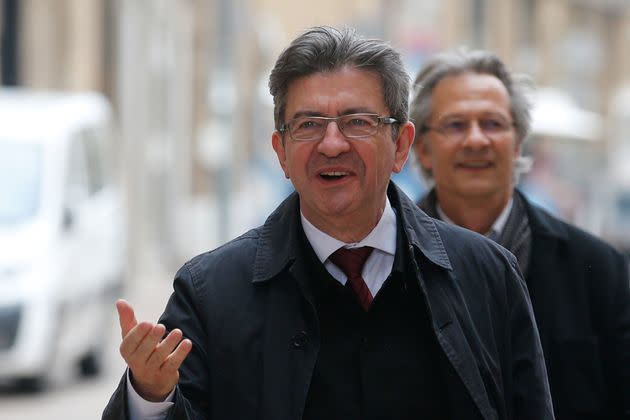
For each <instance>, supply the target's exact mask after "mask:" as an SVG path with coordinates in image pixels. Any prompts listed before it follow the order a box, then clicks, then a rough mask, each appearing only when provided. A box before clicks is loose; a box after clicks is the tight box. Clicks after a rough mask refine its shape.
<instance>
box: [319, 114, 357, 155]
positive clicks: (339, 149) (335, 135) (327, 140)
mask: <svg viewBox="0 0 630 420" xmlns="http://www.w3.org/2000/svg"><path fill="white" fill-rule="evenodd" d="M317 149H318V151H319V152H320V153H322V154H323V155H326V156H328V157H335V156H338V155H340V154H342V153H344V152H347V151H348V150H350V143H349V142H348V139H347V138H346V137H345V136H344V135H343V133H342V132H341V130H340V129H339V126H338V125H337V122H336V121H330V122H329V123H328V125H327V126H326V132H325V133H324V137H323V138H322V139H321V140H320V141H319V143H318V144H317Z"/></svg>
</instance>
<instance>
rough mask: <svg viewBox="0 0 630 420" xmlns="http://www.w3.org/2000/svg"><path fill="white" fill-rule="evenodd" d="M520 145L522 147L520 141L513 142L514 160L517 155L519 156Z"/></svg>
mask: <svg viewBox="0 0 630 420" xmlns="http://www.w3.org/2000/svg"><path fill="white" fill-rule="evenodd" d="M522 145H523V142H522V141H518V140H517V141H516V142H515V144H514V158H515V159H516V158H518V157H519V155H520V154H521V147H522Z"/></svg>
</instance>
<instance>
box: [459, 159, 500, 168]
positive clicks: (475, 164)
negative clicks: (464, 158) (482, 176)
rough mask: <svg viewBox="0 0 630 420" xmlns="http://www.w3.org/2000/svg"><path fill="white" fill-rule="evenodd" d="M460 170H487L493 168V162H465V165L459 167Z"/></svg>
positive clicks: (461, 164)
mask: <svg viewBox="0 0 630 420" xmlns="http://www.w3.org/2000/svg"><path fill="white" fill-rule="evenodd" d="M457 166H459V167H460V168H463V169H487V168H491V167H492V166H493V165H492V162H488V161H486V162H465V163H460V164H459V165H457Z"/></svg>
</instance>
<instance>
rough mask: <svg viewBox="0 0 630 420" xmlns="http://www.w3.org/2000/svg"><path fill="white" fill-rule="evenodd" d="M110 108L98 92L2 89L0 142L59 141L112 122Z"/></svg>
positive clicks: (0, 91) (0, 94) (0, 97)
mask: <svg viewBox="0 0 630 420" xmlns="http://www.w3.org/2000/svg"><path fill="white" fill-rule="evenodd" d="M111 114H112V110H111V106H110V104H109V101H108V100H107V99H106V98H105V96H104V95H102V94H100V93H97V92H88V91H82V92H62V91H53V90H35V89H25V88H1V89H0V121H2V124H0V139H11V140H12V141H16V140H17V141H37V142H52V141H59V140H58V139H59V138H61V137H64V135H65V134H67V133H69V132H73V131H76V130H79V129H81V128H82V127H85V126H89V125H94V124H99V123H102V122H105V121H108V120H109V119H111Z"/></svg>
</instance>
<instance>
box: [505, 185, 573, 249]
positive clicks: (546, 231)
mask: <svg viewBox="0 0 630 420" xmlns="http://www.w3.org/2000/svg"><path fill="white" fill-rule="evenodd" d="M514 194H515V195H518V196H519V197H520V198H521V199H522V201H523V205H524V207H525V211H526V212H527V218H528V219H529V226H530V229H531V230H532V233H533V234H534V235H536V236H538V235H540V236H548V237H552V238H556V239H558V240H562V241H568V240H569V231H568V229H567V225H566V224H565V223H564V222H562V221H561V220H559V219H558V218H556V217H553V216H552V215H550V214H549V213H547V212H546V211H545V210H543V209H542V208H540V207H538V206H536V205H534V204H532V203H531V202H530V201H529V200H528V199H527V197H526V196H525V195H524V194H523V193H522V192H521V191H520V190H519V189H518V188H516V189H515V190H514Z"/></svg>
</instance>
